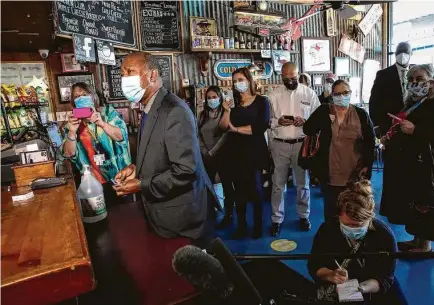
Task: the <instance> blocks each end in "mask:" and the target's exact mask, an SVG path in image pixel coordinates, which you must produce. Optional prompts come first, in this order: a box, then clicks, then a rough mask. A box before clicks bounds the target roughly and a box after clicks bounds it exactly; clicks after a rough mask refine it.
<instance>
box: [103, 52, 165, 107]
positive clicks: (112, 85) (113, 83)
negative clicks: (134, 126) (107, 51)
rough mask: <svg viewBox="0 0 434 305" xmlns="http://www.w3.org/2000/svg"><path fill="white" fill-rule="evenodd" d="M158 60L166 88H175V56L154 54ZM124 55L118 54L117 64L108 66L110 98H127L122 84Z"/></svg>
mask: <svg viewBox="0 0 434 305" xmlns="http://www.w3.org/2000/svg"><path fill="white" fill-rule="evenodd" d="M154 57H155V59H156V60H157V62H158V64H159V66H160V70H161V75H160V76H161V78H162V80H163V86H164V88H166V89H168V90H173V58H172V55H154ZM122 59H123V57H122V56H116V65H115V66H107V67H106V76H107V82H108V86H109V88H108V89H109V99H110V100H123V99H126V98H125V96H124V94H123V92H122V86H121V64H122Z"/></svg>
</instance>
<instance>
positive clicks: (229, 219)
mask: <svg viewBox="0 0 434 305" xmlns="http://www.w3.org/2000/svg"><path fill="white" fill-rule="evenodd" d="M231 224H232V215H230V216H227V215H225V217H224V218H223V220H222V222H220V223H219V224H218V225H217V226H216V228H217V229H225V228H227V227H229V226H230V225H231Z"/></svg>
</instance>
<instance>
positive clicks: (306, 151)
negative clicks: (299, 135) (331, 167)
mask: <svg viewBox="0 0 434 305" xmlns="http://www.w3.org/2000/svg"><path fill="white" fill-rule="evenodd" d="M318 149H319V133H318V134H317V135H315V136H306V137H305V138H304V141H303V144H302V146H301V148H300V152H299V153H298V165H299V166H300V167H301V168H302V169H304V170H312V169H314V167H315V161H316V160H315V157H316V156H317V154H318Z"/></svg>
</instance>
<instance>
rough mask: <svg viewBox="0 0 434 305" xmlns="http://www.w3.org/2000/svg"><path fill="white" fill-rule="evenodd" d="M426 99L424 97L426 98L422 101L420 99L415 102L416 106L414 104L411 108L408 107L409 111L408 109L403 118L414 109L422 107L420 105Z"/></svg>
mask: <svg viewBox="0 0 434 305" xmlns="http://www.w3.org/2000/svg"><path fill="white" fill-rule="evenodd" d="M427 98H428V97H427V96H426V97H424V98H423V99H421V100H420V101H419V102H417V103H416V104H414V105H413V106H411V107H410V109H408V110H407V111H406V112H405V116H408V115H409V114H410V113H412V112H413V111H414V110H415V109H416V108H418V107H419V106H420V105H422V103H423V102H425V100H426V99H427Z"/></svg>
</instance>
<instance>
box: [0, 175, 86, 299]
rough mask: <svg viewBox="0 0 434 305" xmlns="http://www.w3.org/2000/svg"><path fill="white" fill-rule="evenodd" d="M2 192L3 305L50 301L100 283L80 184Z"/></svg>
mask: <svg viewBox="0 0 434 305" xmlns="http://www.w3.org/2000/svg"><path fill="white" fill-rule="evenodd" d="M29 191H30V189H29V188H19V189H17V188H16V187H12V190H11V191H9V192H8V191H7V189H6V188H4V187H2V192H1V193H2V194H1V199H2V201H1V225H2V230H1V271H2V272H1V294H2V297H1V300H2V304H5V305H7V304H14V305H17V304H26V305H31V304H51V303H56V302H60V301H62V300H65V299H68V298H73V297H75V296H77V295H79V294H81V293H84V292H88V291H90V290H92V289H93V288H94V287H95V280H94V276H93V270H92V266H91V262H90V257H89V251H88V247H87V243H86V238H85V234H84V229H83V223H82V221H81V217H80V212H79V210H78V206H77V199H76V193H75V185H74V182H73V181H72V180H68V184H67V185H64V186H58V187H55V188H50V189H45V190H37V191H34V195H35V196H34V198H31V199H29V200H27V201H21V202H12V195H18V194H25V193H27V192H29Z"/></svg>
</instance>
